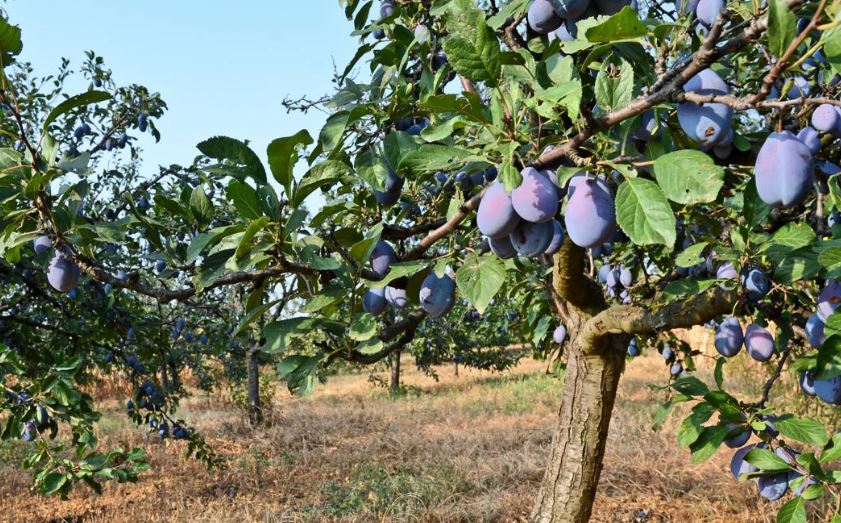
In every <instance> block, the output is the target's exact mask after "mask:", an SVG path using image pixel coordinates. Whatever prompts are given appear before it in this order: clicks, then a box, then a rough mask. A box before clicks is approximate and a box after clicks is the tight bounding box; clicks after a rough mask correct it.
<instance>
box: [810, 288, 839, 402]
mask: <svg viewBox="0 0 841 523" xmlns="http://www.w3.org/2000/svg"><path fill="white" fill-rule="evenodd" d="M839 306H841V283H839V282H837V281H835V280H829V281H827V283H826V286H824V288H823V289H822V290H821V292H820V294H818V299H817V307H816V309H815V312H814V313H813V314H812V315H811V316H809V318H808V319H807V320H806V325H805V331H806V337H807V338H808V340H809V344H810V345H812V347H814V348H816V349H820V348H821V347H822V346H823V344H824V342H825V341H826V338H827V336H826V334H825V332H824V329H825V327H826V321H827V319H828V318H829V317H830V316H832V314H834V313H835V311H836V310H837V309H838V307H839ZM800 388H801V389H802V390H803V392H804V393H805V394H806V395H808V396H817V397H818V398H820V399H821V400H823V401H825V402H826V403H829V404H832V405H841V376H836V377H834V378H829V379H824V380H817V379H815V371H814V369H811V370H807V371H804V372H802V373H801V374H800Z"/></svg>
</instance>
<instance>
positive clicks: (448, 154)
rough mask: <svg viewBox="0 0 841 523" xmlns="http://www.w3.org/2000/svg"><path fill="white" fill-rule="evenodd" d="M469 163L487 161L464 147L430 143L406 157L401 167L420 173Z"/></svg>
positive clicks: (450, 168) (447, 169) (444, 169)
mask: <svg viewBox="0 0 841 523" xmlns="http://www.w3.org/2000/svg"><path fill="white" fill-rule="evenodd" d="M468 161H486V158H484V157H482V156H478V155H474V154H473V153H472V152H471V151H469V150H467V149H465V148H463V147H450V146H447V145H438V144H431V143H428V144H424V145H422V146H420V147H418V148H417V149H416V150H415V151H413V152H411V153H409V154H408V155H406V157H405V158H404V159H403V162H402V163H401V164H400V167H401V168H407V169H410V170H412V171H415V172H419V173H425V172H435V171H449V170H452V169H455V168H457V167H458V166H459V165H462V164H464V163H466V162H468ZM383 179H385V177H383Z"/></svg>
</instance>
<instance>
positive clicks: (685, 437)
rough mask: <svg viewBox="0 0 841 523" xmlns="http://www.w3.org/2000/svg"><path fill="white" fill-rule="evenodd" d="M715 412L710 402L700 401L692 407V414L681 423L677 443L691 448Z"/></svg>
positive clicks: (682, 446) (681, 446)
mask: <svg viewBox="0 0 841 523" xmlns="http://www.w3.org/2000/svg"><path fill="white" fill-rule="evenodd" d="M714 413H715V408H713V406H712V405H710V404H709V403H698V404H697V405H695V406H694V407H692V414H690V415H689V417H687V418H686V419H684V420H683V422H682V423H681V424H680V427H678V430H677V444H678V446H679V447H680V448H683V449H685V448H689V445H691V444H692V443H694V442H695V441H697V439H698V438H699V437H700V436H701V432H703V430H704V423H706V422H707V420H709V419H710V418H711V417H712V415H713V414H714Z"/></svg>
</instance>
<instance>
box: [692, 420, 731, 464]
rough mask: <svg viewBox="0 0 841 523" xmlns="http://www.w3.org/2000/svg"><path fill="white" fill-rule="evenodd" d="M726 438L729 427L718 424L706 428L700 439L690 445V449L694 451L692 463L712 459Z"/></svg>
mask: <svg viewBox="0 0 841 523" xmlns="http://www.w3.org/2000/svg"><path fill="white" fill-rule="evenodd" d="M726 438H727V427H722V426H719V425H716V426H713V427H706V428H704V430H703V431H701V434H700V435H699V436H698V439H696V440H695V441H694V442H692V444H691V445H689V450H690V451H691V452H692V463H701V462H703V461H706V460H708V459H710V458H711V457H712V455H713V454H715V451H716V450H718V447H720V446H721V444H722V442H724V440H725V439H726Z"/></svg>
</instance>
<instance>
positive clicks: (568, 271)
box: [552, 237, 605, 314]
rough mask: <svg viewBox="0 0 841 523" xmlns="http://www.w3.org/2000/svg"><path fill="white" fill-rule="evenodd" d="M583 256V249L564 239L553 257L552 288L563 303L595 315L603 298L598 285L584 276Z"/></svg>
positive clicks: (600, 306)
mask: <svg viewBox="0 0 841 523" xmlns="http://www.w3.org/2000/svg"><path fill="white" fill-rule="evenodd" d="M584 254H585V252H584V249H582V248H581V247H579V246H577V245H575V244H574V243H572V240H570V239H569V238H568V237H567V238H566V239H564V243H563V245H562V246H561V250H560V251H558V253H557V254H555V257H554V267H553V269H552V286H553V287H554V290H555V293H556V294H557V296H558V297H559V298H560V299H561V300H562V301H563V302H566V303H569V304H571V305H573V306H575V307H576V308H578V309H582V310H586V311H588V312H589V313H590V314H595V313H596V312H597V311H599V310H601V309H603V308H604V306H605V304H604V297H603V296H602V291H601V289H599V287H598V285H596V284H595V282H593V280H591V279H590V278H588V277H587V276H585V275H584Z"/></svg>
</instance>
